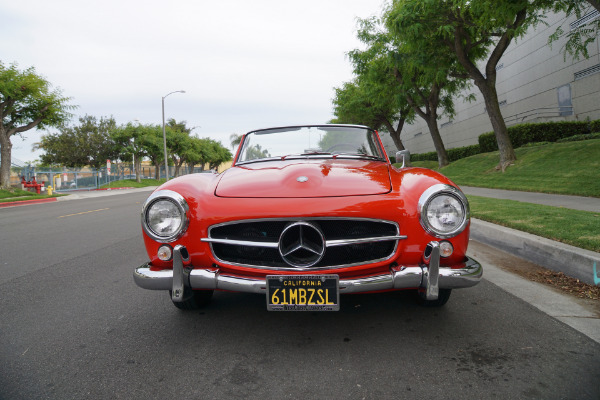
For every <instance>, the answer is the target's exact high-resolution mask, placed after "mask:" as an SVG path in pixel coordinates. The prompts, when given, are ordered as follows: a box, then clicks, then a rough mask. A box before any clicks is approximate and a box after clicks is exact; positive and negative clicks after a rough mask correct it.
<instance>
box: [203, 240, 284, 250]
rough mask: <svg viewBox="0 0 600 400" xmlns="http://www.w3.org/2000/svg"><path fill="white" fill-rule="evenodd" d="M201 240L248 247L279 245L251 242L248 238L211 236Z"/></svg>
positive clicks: (272, 246) (276, 245) (273, 247)
mask: <svg viewBox="0 0 600 400" xmlns="http://www.w3.org/2000/svg"><path fill="white" fill-rule="evenodd" d="M200 241H201V242H207V243H221V244H231V245H237V246H248V247H266V248H270V249H276V248H278V247H279V243H277V242H252V241H249V240H233V239H211V238H201V239H200Z"/></svg>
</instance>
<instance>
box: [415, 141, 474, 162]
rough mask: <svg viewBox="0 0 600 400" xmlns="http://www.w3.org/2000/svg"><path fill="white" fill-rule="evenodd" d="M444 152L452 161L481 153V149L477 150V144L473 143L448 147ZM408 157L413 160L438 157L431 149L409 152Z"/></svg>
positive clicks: (427, 159) (429, 159)
mask: <svg viewBox="0 0 600 400" xmlns="http://www.w3.org/2000/svg"><path fill="white" fill-rule="evenodd" d="M446 153H447V154H448V161H449V162H452V161H456V160H460V159H461V158H465V157H470V156H474V155H475V154H479V153H481V151H480V150H479V145H478V144H474V145H472V146H465V147H455V148H453V149H448V150H446ZM410 159H411V160H413V161H437V160H438V157H437V153H436V152H435V151H432V152H430V153H422V154H414V155H413V154H411V156H410Z"/></svg>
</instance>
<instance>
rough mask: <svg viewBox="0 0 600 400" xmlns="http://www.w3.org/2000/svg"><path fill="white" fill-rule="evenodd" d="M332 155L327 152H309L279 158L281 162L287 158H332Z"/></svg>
mask: <svg viewBox="0 0 600 400" xmlns="http://www.w3.org/2000/svg"><path fill="white" fill-rule="evenodd" d="M333 155H334V154H333V153H329V152H327V151H310V152H307V153H299V154H287V155H285V156H281V159H282V160H285V159H286V158H288V157H307V156H333Z"/></svg>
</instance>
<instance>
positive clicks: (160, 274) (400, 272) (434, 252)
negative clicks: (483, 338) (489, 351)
mask: <svg viewBox="0 0 600 400" xmlns="http://www.w3.org/2000/svg"><path fill="white" fill-rule="evenodd" d="M429 246H431V247H429ZM429 246H428V248H429V249H430V251H429V252H428V254H427V253H426V254H427V255H426V256H424V257H423V263H422V264H420V265H418V266H397V267H391V268H390V270H389V272H386V273H382V274H377V275H371V276H367V277H362V278H355V279H340V281H339V290H340V293H360V292H374V291H382V290H392V289H409V288H419V289H420V290H422V291H423V292H424V294H425V296H426V298H427V299H428V300H435V299H437V298H438V290H439V289H459V288H466V287H470V286H474V285H476V284H477V283H479V281H480V280H481V277H482V275H483V269H482V267H481V265H480V264H479V263H478V262H477V261H475V260H473V259H472V258H469V257H467V259H466V260H465V262H464V266H463V267H462V268H458V269H452V268H447V267H440V265H439V258H440V257H439V246H438V243H437V242H431V243H430V244H429ZM182 252H183V253H184V254H187V251H185V249H184V248H183V246H175V248H174V249H173V269H165V270H161V271H152V270H151V269H150V267H149V264H148V263H146V264H143V265H142V266H140V267H138V268H136V269H135V271H134V272H133V279H134V281H135V283H136V284H137V285H138V286H139V287H141V288H144V289H152V290H172V299H173V301H183V299H184V292H185V290H189V289H220V290H227V291H232V292H248V293H266V283H265V279H264V278H263V279H261V278H256V277H249V276H247V277H244V276H237V275H228V274H225V273H223V272H221V271H220V270H219V269H218V268H200V269H191V268H188V267H184V265H183V261H184V258H183V257H182Z"/></svg>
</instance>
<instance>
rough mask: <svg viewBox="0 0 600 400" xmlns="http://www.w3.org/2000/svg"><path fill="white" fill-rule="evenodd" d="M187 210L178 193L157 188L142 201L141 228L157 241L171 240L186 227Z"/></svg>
mask: <svg viewBox="0 0 600 400" xmlns="http://www.w3.org/2000/svg"><path fill="white" fill-rule="evenodd" d="M188 211H189V207H188V204H187V202H186V201H185V199H184V198H183V196H181V195H180V194H179V193H177V192H173V191H172V190H159V191H158V192H154V193H153V194H152V195H151V196H150V197H148V200H146V202H145V203H144V207H143V209H142V228H143V229H144V232H146V234H147V235H148V236H150V237H151V238H152V239H154V240H156V241H157V242H160V243H167V242H173V241H175V240H177V239H179V238H180V237H181V236H182V235H183V234H184V233H185V230H186V229H187V226H188V221H189V220H188V215H187V214H188Z"/></svg>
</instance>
